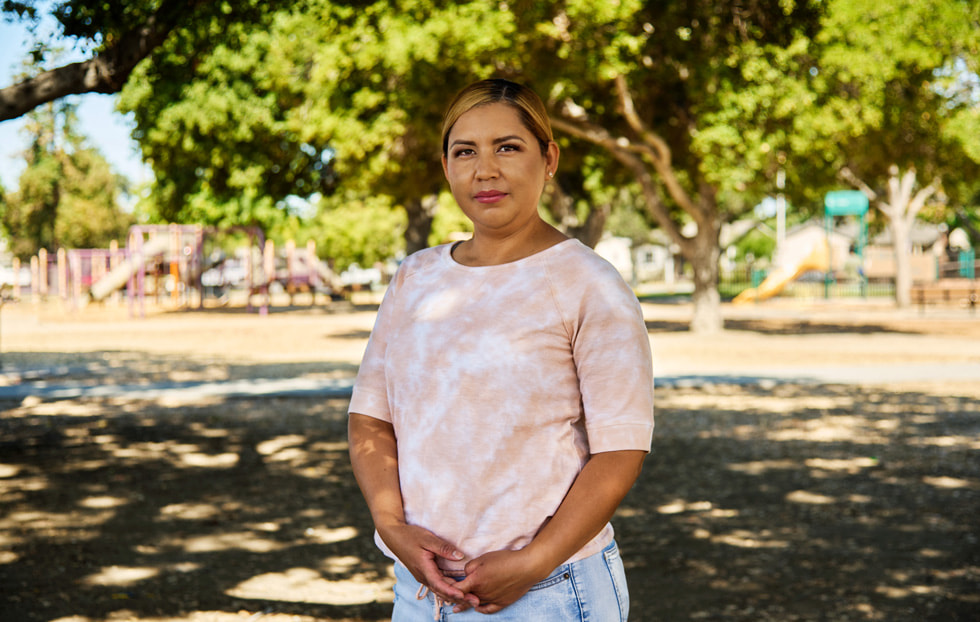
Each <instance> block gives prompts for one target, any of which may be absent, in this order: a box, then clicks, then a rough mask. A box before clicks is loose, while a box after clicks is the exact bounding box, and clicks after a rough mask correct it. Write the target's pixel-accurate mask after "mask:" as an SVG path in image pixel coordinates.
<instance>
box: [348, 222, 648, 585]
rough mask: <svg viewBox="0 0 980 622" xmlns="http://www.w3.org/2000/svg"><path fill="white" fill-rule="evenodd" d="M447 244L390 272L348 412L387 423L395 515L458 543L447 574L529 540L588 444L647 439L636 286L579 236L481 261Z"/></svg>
mask: <svg viewBox="0 0 980 622" xmlns="http://www.w3.org/2000/svg"><path fill="white" fill-rule="evenodd" d="M450 248H451V247H450V245H443V246H438V247H435V248H430V249H426V250H423V251H420V252H418V253H415V254H413V255H411V256H410V257H408V258H407V259H406V260H405V262H404V263H403V264H402V266H401V267H400V268H399V270H398V273H397V274H396V276H395V279H394V281H393V282H392V283H391V285H390V286H389V288H388V291H387V293H386V294H385V298H384V301H383V302H382V304H381V309H380V311H379V313H378V318H377V320H376V323H375V326H374V330H373V331H372V333H371V339H370V341H369V342H368V346H367V350H366V351H365V354H364V360H363V362H362V363H361V367H360V370H359V372H358V375H357V382H356V384H355V386H354V392H353V396H352V398H351V403H350V408H349V411H350V412H352V413H360V414H363V415H368V416H371V417H375V418H378V419H381V420H384V421H387V422H390V423H391V424H392V425H393V426H394V430H395V436H396V438H397V443H398V473H399V478H400V483H401V493H402V501H403V504H404V509H405V517H406V519H407V520H408V522H409V523H411V524H414V525H420V526H422V527H425V528H426V529H429V530H430V531H432V532H434V533H435V534H436V535H438V536H440V537H442V538H444V539H446V540H448V541H449V542H452V543H454V544H455V545H456V546H457V547H458V549H459V550H460V551H462V552H463V553H464V555H465V556H466V558H465V559H464V560H463V561H461V562H452V563H451V562H449V561H445V562H444V568H446V569H447V570H456V569H459V568H462V567H463V566H464V565H465V564H466V562H468V561H469V560H470V559H472V558H474V557H478V556H479V555H482V554H483V553H487V552H490V551H495V550H501V549H511V550H518V549H521V548H523V547H524V546H526V545H527V544H528V543H529V542H530V541H531V539H532V538H534V535H535V534H536V533H537V531H538V530H539V529H540V528H541V526H542V525H543V524H544V523H545V521H547V520H548V518H549V517H551V516H552V515H553V514H554V513H555V511H556V510H557V508H558V506H559V505H560V504H561V502H562V499H563V498H564V497H565V494H566V492H568V489H569V488H570V487H571V485H572V483H573V482H574V480H575V478H576V476H577V475H578V473H579V471H581V469H582V467H583V465H584V464H585V462H586V461H587V460H588V457H589V455H590V454H592V453H600V452H605V451H615V450H626V449H632V450H643V451H649V450H650V444H651V439H652V435H653V371H652V357H651V353H650V342H649V339H648V336H647V331H646V326H645V324H644V321H643V315H642V312H641V310H640V305H639V303H638V301H637V299H636V296H635V295H634V294H633V292H632V291H631V290H630V289H629V287H627V285H626V283H624V282H623V279H622V278H621V277H620V275H619V273H618V272H616V270H615V269H614V268H613V267H612V266H611V265H610V264H609V263H608V262H606V261H605V260H604V259H602V258H601V257H599V256H598V255H597V254H596V253H595V252H594V251H592V249H590V248H588V247H587V246H585V245H584V244H582V243H580V242H579V241H577V240H566V241H564V242H561V243H560V244H557V245H555V246H552V247H550V248H548V249H546V250H544V251H542V252H540V253H537V254H534V255H531V256H530V257H526V258H524V259H521V260H519V261H515V262H512V263H508V264H502V265H496V266H483V267H467V266H463V265H461V264H459V263H457V262H456V261H455V260H454V259H453V258H452V256H451V254H450ZM612 537H613V534H612V526H611V525H608V524H607V525H606V527H605V528H604V529H603V531H602V532H601V533H600V534H599V535H598V536H596V538H594V539H593V540H592V541H591V542H589V543H588V544H587V545H586V546H585V547H584V548H583V549H582V550H580V551H579V552H578V553H577V554H576V555H575V556H573V557H572V558H571V560H576V559H581V558H583V557H586V556H588V555H591V554H592V553H595V552H598V551H600V550H602V548H603V547H604V546H605V545H606V544H608V543H609V541H611V539H612ZM375 539H376V541H377V542H378V545H379V546H380V547H381V549H382V550H383V551H384V552H385V553H386V554H387V555H388V556H390V557H394V556H393V555H392V554H391V552H390V550H388V548H387V547H386V546H385V545H384V543H383V542H382V541H381V540H380V538H378V537H377V536H376V538H375ZM571 560H570V561H571Z"/></svg>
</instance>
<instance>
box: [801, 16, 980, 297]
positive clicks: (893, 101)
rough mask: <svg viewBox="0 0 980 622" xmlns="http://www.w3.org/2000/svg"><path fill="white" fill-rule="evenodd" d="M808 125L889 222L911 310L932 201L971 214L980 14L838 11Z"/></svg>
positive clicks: (976, 168) (899, 280)
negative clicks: (918, 225) (925, 212)
mask: <svg viewBox="0 0 980 622" xmlns="http://www.w3.org/2000/svg"><path fill="white" fill-rule="evenodd" d="M817 43H818V45H819V47H820V53H819V66H818V71H819V73H818V78H817V79H815V80H814V82H813V85H814V93H815V94H816V97H817V101H816V106H815V107H814V108H813V112H814V114H813V115H808V121H810V122H812V124H813V125H814V126H815V127H817V128H818V130H819V131H820V132H821V134H822V136H823V138H822V140H821V141H820V142H821V143H822V144H829V145H834V146H835V147H836V148H835V149H834V150H833V152H832V153H833V154H834V156H835V157H833V158H832V159H831V160H830V164H831V165H832V168H834V169H836V171H837V172H838V175H839V178H840V180H841V181H843V182H844V183H847V184H849V185H852V186H853V187H855V188H857V189H859V190H862V191H863V192H864V193H865V194H866V195H867V196H868V199H869V200H870V202H871V204H872V205H873V206H875V207H877V208H878V210H879V211H880V212H881V214H882V215H884V217H885V218H886V220H887V223H888V227H889V229H890V230H891V233H892V240H893V244H894V248H895V265H896V283H895V295H896V303H897V305H898V306H899V307H907V306H909V305H911V284H912V279H911V265H910V255H911V252H912V247H911V241H910V236H911V229H912V224H913V222H914V221H915V219H916V217H917V216H918V214H919V213H920V211H921V210H922V209H923V207H924V206H926V204H927V202H928V201H930V200H939V199H940V197H941V198H942V200H944V201H947V202H950V203H952V204H954V205H963V204H964V203H965V202H967V201H969V200H970V197H969V194H970V192H971V191H975V190H974V189H975V186H971V184H970V183H969V180H975V179H976V178H977V176H978V173H980V150H978V149H977V136H980V88H978V87H977V86H976V80H977V75H978V72H980V7H978V6H977V5H976V4H975V3H968V2H960V1H953V2H950V1H948V0H916V1H911V0H909V1H905V2H891V3H882V2H877V1H874V0H837V1H835V2H832V3H831V6H830V10H829V12H828V14H827V16H826V18H825V19H824V23H823V28H822V30H821V34H820V36H819V38H818V40H817Z"/></svg>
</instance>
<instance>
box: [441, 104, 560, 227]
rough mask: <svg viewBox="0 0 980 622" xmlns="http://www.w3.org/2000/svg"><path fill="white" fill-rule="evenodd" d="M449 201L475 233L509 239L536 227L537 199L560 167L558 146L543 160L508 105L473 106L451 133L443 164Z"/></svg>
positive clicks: (532, 138) (550, 145) (553, 146)
mask: <svg viewBox="0 0 980 622" xmlns="http://www.w3.org/2000/svg"><path fill="white" fill-rule="evenodd" d="M442 165H443V169H444V170H445V172H446V179H447V180H448V181H449V187H450V189H451V190H452V193H453V197H455V199H456V202H457V203H459V206H460V208H461V209H462V210H463V213H464V214H466V216H467V217H468V218H469V219H470V220H471V221H473V226H474V228H475V229H476V231H477V233H480V234H492V235H494V236H498V237H499V236H507V235H512V234H514V233H517V232H519V231H521V230H523V229H524V228H525V227H527V226H530V225H532V224H534V223H535V221H536V220H537V219H538V218H539V217H538V199H540V197H541V192H542V190H543V189H544V184H545V181H546V180H547V179H548V177H549V173H553V172H554V170H555V167H556V166H557V165H558V145H556V144H555V143H554V142H552V143H549V145H548V149H547V151H546V153H545V154H544V155H542V154H541V148H540V146H539V145H538V141H537V139H536V138H535V137H534V135H533V134H532V133H531V131H530V130H528V129H527V128H526V127H525V126H524V124H523V123H522V122H521V118H520V115H519V114H518V112H517V110H516V109H515V108H513V107H512V106H509V105H507V104H502V103H494V104H486V105H483V106H477V107H476V108H473V109H472V110H469V111H468V112H466V113H465V114H463V115H462V116H461V117H460V118H459V120H457V121H456V124H455V125H454V126H453V128H452V130H451V131H450V132H449V141H448V150H447V153H446V155H445V156H443V159H442Z"/></svg>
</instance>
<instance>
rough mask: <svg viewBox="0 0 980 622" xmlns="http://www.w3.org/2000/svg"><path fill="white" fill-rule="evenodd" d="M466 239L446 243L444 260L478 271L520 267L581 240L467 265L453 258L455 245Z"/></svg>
mask: <svg viewBox="0 0 980 622" xmlns="http://www.w3.org/2000/svg"><path fill="white" fill-rule="evenodd" d="M464 241H465V240H461V241H459V242H453V243H451V244H446V245H444V247H443V251H442V259H443V261H446V262H448V263H449V264H450V265H451V266H453V267H454V268H457V269H460V270H478V271H486V270H495V269H497V270H500V269H507V268H514V267H520V266H522V265H524V264H526V263H531V262H534V261H536V260H538V259H542V258H545V257H546V256H547V255H550V254H551V253H556V252H558V249H559V247H563V246H567V245H569V244H573V243H575V242H579V240H578V239H576V238H568V239H567V240H562V241H561V242H558V243H557V244H552V245H551V246H549V247H548V248H545V249H542V250H540V251H538V252H536V253H532V254H530V255H528V256H527V257H521V258H520V259H515V260H514V261H508V262H507V263H498V264H493V265H489V266H467V265H465V264H461V263H459V262H458V261H456V259H455V258H453V247H455V246H456V245H458V244H461V243H462V242H464Z"/></svg>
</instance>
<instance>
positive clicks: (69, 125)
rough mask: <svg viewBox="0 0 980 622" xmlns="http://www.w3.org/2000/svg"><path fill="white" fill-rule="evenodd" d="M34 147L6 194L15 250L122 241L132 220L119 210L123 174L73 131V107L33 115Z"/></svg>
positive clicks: (6, 223)
mask: <svg viewBox="0 0 980 622" xmlns="http://www.w3.org/2000/svg"><path fill="white" fill-rule="evenodd" d="M30 116H31V122H30V123H29V124H28V131H29V132H30V133H31V135H32V140H31V146H30V148H29V150H28V152H27V153H26V154H25V155H26V159H27V168H26V169H25V170H24V172H23V173H22V174H21V177H20V180H19V188H18V190H17V191H16V192H12V193H8V194H7V195H6V196H5V197H4V201H3V202H4V208H5V209H4V210H3V217H2V223H3V227H4V229H5V231H6V233H7V235H8V237H9V238H10V241H11V251H12V252H13V253H14V254H15V255H16V256H18V257H20V258H21V259H27V258H29V257H30V256H31V255H33V254H35V253H36V252H37V251H38V249H41V248H44V249H46V250H48V251H54V250H56V249H57V248H105V247H107V246H108V245H109V242H110V241H111V240H120V239H123V238H124V237H125V235H126V230H127V229H128V227H129V225H130V224H131V222H130V221H131V218H130V217H128V216H127V215H126V214H124V213H123V212H122V211H121V210H120V208H119V205H118V204H119V195H120V193H121V192H122V190H123V189H124V187H123V183H122V180H121V178H119V177H118V176H117V175H115V174H114V173H113V172H112V170H111V168H110V166H109V163H108V162H106V160H105V158H103V157H102V156H101V155H100V154H99V153H98V152H97V151H95V150H94V149H92V148H91V147H89V146H87V144H86V141H85V139H84V137H82V136H79V135H78V134H77V133H76V132H75V130H74V124H75V116H74V108H73V107H72V106H71V105H69V104H65V103H58V104H54V103H52V104H47V105H46V106H44V107H41V108H39V109H37V110H35V111H34V112H32V113H30Z"/></svg>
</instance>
